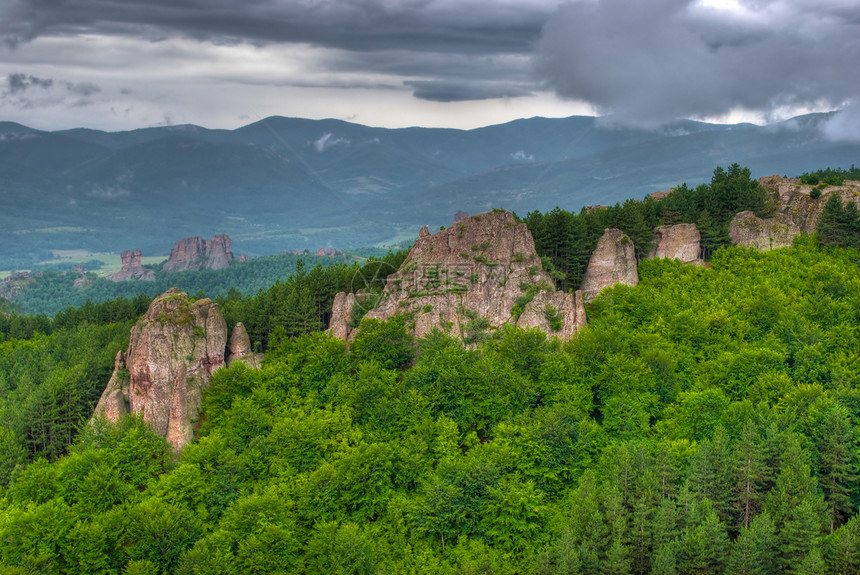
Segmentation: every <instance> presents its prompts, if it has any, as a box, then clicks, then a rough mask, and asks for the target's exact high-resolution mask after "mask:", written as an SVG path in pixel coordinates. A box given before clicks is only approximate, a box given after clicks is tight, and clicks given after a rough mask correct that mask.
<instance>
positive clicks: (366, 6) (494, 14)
mask: <svg viewBox="0 0 860 575" xmlns="http://www.w3.org/2000/svg"><path fill="white" fill-rule="evenodd" d="M554 4H555V2H551V1H546V2H531V3H513V2H511V3H509V4H508V3H500V2H492V1H488V0H473V1H472V2H466V3H462V2H454V1H451V0H444V1H439V0H435V1H434V0H332V1H328V2H319V1H317V0H254V1H252V2H236V1H235V0H213V1H209V2H206V3H201V2H197V1H196V0H125V1H123V2H113V1H108V0H75V1H74V2H72V1H70V0H10V1H9V2H7V3H6V4H5V5H4V7H2V8H0V37H2V39H3V40H4V41H5V42H6V43H7V44H10V45H14V44H17V43H20V42H26V41H29V40H32V39H34V38H36V37H38V36H41V35H63V34H80V33H96V34H98V33H102V34H124V35H125V34H127V35H142V36H144V37H148V38H151V39H153V40H157V39H164V38H167V37H170V36H174V35H182V36H186V37H191V38H198V39H201V40H207V41H212V42H216V43H231V42H239V41H250V42H256V43H261V44H262V43H271V42H306V43H310V44H314V45H318V46H328V47H333V48H341V49H346V50H362V51H365V50H380V49H391V48H395V47H401V46H402V47H408V48H409V49H410V50H418V51H420V50H429V51H443V52H462V51H467V52H472V53H494V52H500V51H502V52H525V51H528V50H530V49H531V45H532V42H533V41H534V39H535V38H536V36H537V34H538V32H539V31H540V27H541V25H542V24H543V22H544V21H545V20H546V18H547V16H548V14H549V13H550V12H551V10H552V8H553V6H554Z"/></svg>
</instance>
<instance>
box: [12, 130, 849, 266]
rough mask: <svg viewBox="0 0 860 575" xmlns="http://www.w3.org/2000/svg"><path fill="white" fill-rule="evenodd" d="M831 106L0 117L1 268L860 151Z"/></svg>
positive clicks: (423, 219) (295, 236)
mask: <svg viewBox="0 0 860 575" xmlns="http://www.w3.org/2000/svg"><path fill="white" fill-rule="evenodd" d="M828 118H829V115H828V114H811V115H807V116H801V117H797V118H793V119H791V120H788V121H785V122H781V123H776V124H771V125H768V126H756V125H753V124H734V125H723V124H709V123H704V122H695V121H679V122H676V123H674V124H672V125H669V126H664V127H662V128H659V129H656V130H647V129H640V128H630V127H624V126H619V125H614V124H612V123H611V122H610V121H607V120H605V119H598V118H594V117H586V116H574V117H569V118H558V119H549V118H531V119H523V120H516V121H513V122H509V123H506V124H501V125H495V126H488V127H485V128H479V129H474V130H452V129H436V128H404V129H383V128H373V127H368V126H363V125H359V124H353V123H349V122H344V121H340V120H306V119H299V118H284V117H270V118H266V119H263V120H260V121H258V122H255V123H252V124H249V125H247V126H243V127H241V128H238V129H235V130H217V129H206V128H202V127H199V126H193V125H181V126H165V127H155V128H145V129H139V130H132V131H125V132H103V131H99V130H91V129H85V128H78V129H71V130H63V131H55V132H46V131H40V130H36V129H33V128H29V127H26V126H23V125H20V124H15V123H11V122H0V269H8V268H11V267H24V266H26V265H28V264H30V263H33V262H38V261H42V260H45V259H49V258H50V254H51V250H59V249H84V250H89V251H111V252H119V251H122V250H126V249H140V250H142V251H143V253H144V255H160V254H165V255H166V254H167V253H169V251H170V248H171V246H172V245H173V243H174V241H176V240H177V239H179V238H181V237H186V236H193V235H200V236H205V237H208V236H211V235H214V234H216V233H226V234H229V235H230V236H231V238H232V239H233V242H234V243H233V245H234V251H236V252H237V253H247V254H249V255H252V256H254V255H263V254H269V253H280V252H282V251H285V250H292V249H305V248H313V249H316V248H317V247H319V246H325V247H335V248H341V249H344V248H354V247H359V246H363V245H372V244H377V245H384V244H394V243H397V242H399V241H403V240H405V239H409V238H412V237H414V236H415V234H416V230H417V226H419V225H425V224H426V225H430V226H431V227H438V226H440V225H449V224H450V223H451V218H452V216H453V214H454V213H455V212H456V211H458V210H465V211H467V212H470V213H475V212H479V211H485V210H487V209H489V208H491V207H504V208H506V209H509V210H515V211H519V212H520V213H521V214H524V213H525V212H527V211H531V210H535V209H538V210H547V209H551V208H553V207H554V206H556V205H558V206H561V207H563V208H566V209H568V210H578V209H579V208H581V207H582V206H585V205H587V204H598V203H600V204H604V205H606V204H611V203H614V202H616V201H622V200H624V199H625V198H629V197H643V196H645V195H646V194H648V193H650V192H653V191H657V190H665V189H668V188H669V187H671V186H674V185H677V184H680V183H682V182H687V183H689V184H698V183H701V182H704V181H708V180H710V176H711V173H712V171H713V169H714V167H716V166H718V165H723V166H725V165H728V164H731V163H733V162H738V163H740V164H742V165H745V166H748V167H750V169H751V170H752V172H753V175H754V176H756V177H757V176H762V175H769V174H784V175H799V174H800V173H802V172H804V171H811V170H815V169H819V168H824V167H828V166H829V167H846V168H847V167H848V166H850V165H852V164H854V163H858V160H860V144H858V143H846V142H834V141H830V140H828V139H826V138H825V137H824V136H823V135H822V132H821V130H820V125H821V124H822V123H823V122H824V121H826V120H827V119H828Z"/></svg>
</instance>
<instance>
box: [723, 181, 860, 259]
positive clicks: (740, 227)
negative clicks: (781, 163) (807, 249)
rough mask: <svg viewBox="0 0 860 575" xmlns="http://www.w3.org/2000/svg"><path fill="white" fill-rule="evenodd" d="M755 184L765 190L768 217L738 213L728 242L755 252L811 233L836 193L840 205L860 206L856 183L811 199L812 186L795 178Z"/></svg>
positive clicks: (783, 244)
mask: <svg viewBox="0 0 860 575" xmlns="http://www.w3.org/2000/svg"><path fill="white" fill-rule="evenodd" d="M759 184H761V186H762V187H764V189H765V190H767V192H768V195H769V196H770V200H771V203H772V205H773V208H774V216H773V217H772V218H759V217H758V216H756V215H755V214H753V213H752V212H749V211H746V212H740V213H739V214H737V215H735V217H734V218H733V219H732V221H731V222H730V223H729V236H730V237H731V238H732V242H734V243H735V244H738V245H742V246H749V247H754V248H756V249H758V250H764V251H766V250H771V249H775V248H782V247H787V246H790V245H792V243H793V241H794V238H795V237H796V236H798V235H800V234H803V233H807V234H811V233H813V232H814V231H815V229H816V226H817V225H818V216H819V215H821V210H823V209H824V204H825V203H826V202H827V199H828V198H829V197H830V196H831V195H833V194H838V195H839V196H840V197H841V198H842V201H843V203H844V202H854V203H856V204H858V206H860V182H858V181H846V182H845V183H844V184H843V185H841V186H827V187H824V189H823V190H822V189H819V191H820V192H821V195H820V197H818V198H813V197H812V195H811V194H812V190H813V189H815V188H814V187H813V186H809V185H804V184H801V183H800V180H798V179H796V178H782V177H780V176H766V177H763V178H759Z"/></svg>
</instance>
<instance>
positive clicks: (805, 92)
mask: <svg viewBox="0 0 860 575" xmlns="http://www.w3.org/2000/svg"><path fill="white" fill-rule="evenodd" d="M740 4H741V6H742V7H743V8H744V9H745V10H744V11H743V12H738V11H728V10H719V9H716V8H710V7H705V6H702V5H701V4H700V3H698V2H695V1H693V0H649V1H648V2H642V1H641V0H600V1H590V2H589V1H586V2H578V3H573V4H569V5H566V6H564V7H562V8H560V9H559V10H558V11H557V12H556V13H555V14H554V15H553V16H552V17H551V18H550V20H549V21H548V22H547V23H546V25H545V26H544V29H543V33H542V38H541V40H540V42H539V44H538V48H537V53H538V59H539V68H540V70H541V72H542V75H543V76H544V77H545V78H546V79H547V80H548V81H549V83H550V85H551V86H553V87H554V88H555V90H556V91H557V92H558V93H559V94H561V95H563V96H565V97H569V98H575V99H582V100H586V101H588V102H591V103H592V104H593V105H595V106H596V107H597V108H598V109H599V110H600V111H601V112H602V113H607V114H613V115H614V116H615V117H616V118H618V119H619V120H622V121H634V122H639V123H660V122H665V121H667V120H671V119H674V118H683V117H691V116H692V117H695V116H699V117H701V116H716V115H721V114H725V113H727V112H729V111H730V110H732V109H737V108H745V109H748V110H759V111H763V112H765V113H768V112H769V111H774V110H778V109H780V108H796V107H803V106H808V107H819V108H820V107H821V106H822V105H825V106H828V105H829V106H832V107H841V106H848V107H851V106H854V105H856V100H855V99H856V98H857V97H858V96H860V77H858V75H857V74H856V71H857V62H858V61H860V6H858V5H857V3H856V2H852V1H842V2H837V1H833V0H830V1H827V0H824V1H821V0H817V1H815V2H813V1H811V0H783V1H770V0H758V1H741V2H740ZM851 116H852V115H851V114H849V113H846V114H844V115H842V118H843V120H847V119H848V118H849V117H851ZM858 135H860V134H858Z"/></svg>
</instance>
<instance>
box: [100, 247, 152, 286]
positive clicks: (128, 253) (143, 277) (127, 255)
mask: <svg viewBox="0 0 860 575" xmlns="http://www.w3.org/2000/svg"><path fill="white" fill-rule="evenodd" d="M121 257H122V269H120V270H119V271H117V272H114V273H112V274H110V275H109V276H107V277H106V278H105V279H107V280H110V281H112V282H127V281H129V280H133V279H136V280H140V281H145V282H151V281H155V272H154V271H152V270H149V269H146V268H145V267H143V265H142V264H141V263H140V250H134V251H132V250H125V251H124V252H122V256H121Z"/></svg>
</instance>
